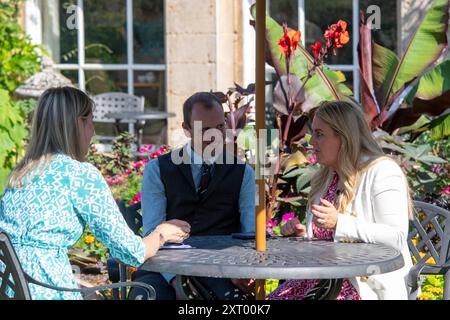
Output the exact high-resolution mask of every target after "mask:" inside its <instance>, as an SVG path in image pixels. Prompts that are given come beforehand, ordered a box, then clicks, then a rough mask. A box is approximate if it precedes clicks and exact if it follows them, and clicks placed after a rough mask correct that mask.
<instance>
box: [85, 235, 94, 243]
mask: <svg viewBox="0 0 450 320" xmlns="http://www.w3.org/2000/svg"><path fill="white" fill-rule="evenodd" d="M94 241H95V237H94V236H86V237H84V242H86V243H87V244H91V243H94Z"/></svg>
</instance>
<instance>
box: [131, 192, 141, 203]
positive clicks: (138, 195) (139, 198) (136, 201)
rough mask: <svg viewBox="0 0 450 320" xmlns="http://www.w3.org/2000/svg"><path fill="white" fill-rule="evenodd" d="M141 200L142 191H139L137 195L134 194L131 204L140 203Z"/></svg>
mask: <svg viewBox="0 0 450 320" xmlns="http://www.w3.org/2000/svg"><path fill="white" fill-rule="evenodd" d="M139 201H141V193H140V192H138V194H137V195H135V196H134V198H133V200H131V202H130V205H132V204H135V203H138V202H139Z"/></svg>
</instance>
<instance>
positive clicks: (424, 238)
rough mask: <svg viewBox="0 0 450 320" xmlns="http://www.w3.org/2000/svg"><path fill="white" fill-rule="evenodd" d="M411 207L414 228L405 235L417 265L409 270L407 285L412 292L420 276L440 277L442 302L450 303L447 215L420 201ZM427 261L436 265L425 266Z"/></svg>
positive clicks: (435, 207) (448, 222) (449, 229)
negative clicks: (442, 291)
mask: <svg viewBox="0 0 450 320" xmlns="http://www.w3.org/2000/svg"><path fill="white" fill-rule="evenodd" d="M414 207H415V211H416V214H415V217H414V220H413V225H414V228H412V230H411V231H410V232H409V234H408V247H409V250H410V252H411V255H412V257H414V260H416V261H417V262H416V264H415V265H414V266H413V267H412V268H411V271H410V273H409V277H408V284H409V286H410V287H411V291H412V292H414V291H416V290H417V289H418V287H419V276H420V275H443V276H444V294H443V299H444V300H450V212H449V211H447V210H445V209H443V208H440V207H437V206H434V205H432V204H429V203H425V202H421V201H414ZM421 253H422V254H421ZM430 258H433V259H434V262H435V263H428V261H429V259H430Z"/></svg>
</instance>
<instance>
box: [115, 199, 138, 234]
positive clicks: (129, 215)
mask: <svg viewBox="0 0 450 320" xmlns="http://www.w3.org/2000/svg"><path fill="white" fill-rule="evenodd" d="M118 206H119V209H120V212H122V215H123V217H124V219H125V221H126V223H127V225H128V227H129V228H130V229H131V230H132V231H133V232H134V234H136V235H141V234H140V230H141V228H142V225H143V223H142V214H141V212H140V211H141V203H140V202H137V203H135V204H133V205H131V206H128V207H127V206H126V205H125V203H124V202H122V201H120V202H119V203H118Z"/></svg>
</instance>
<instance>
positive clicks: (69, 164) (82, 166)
mask: <svg viewBox="0 0 450 320" xmlns="http://www.w3.org/2000/svg"><path fill="white" fill-rule="evenodd" d="M55 162H57V163H58V164H59V166H58V167H60V168H61V169H63V170H64V171H65V172H67V174H68V175H69V176H71V177H87V176H90V175H101V172H100V171H99V170H98V169H97V168H96V167H95V166H93V165H92V164H90V163H88V162H80V161H78V160H76V159H73V158H72V157H70V156H68V155H65V154H58V155H56V156H55Z"/></svg>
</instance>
